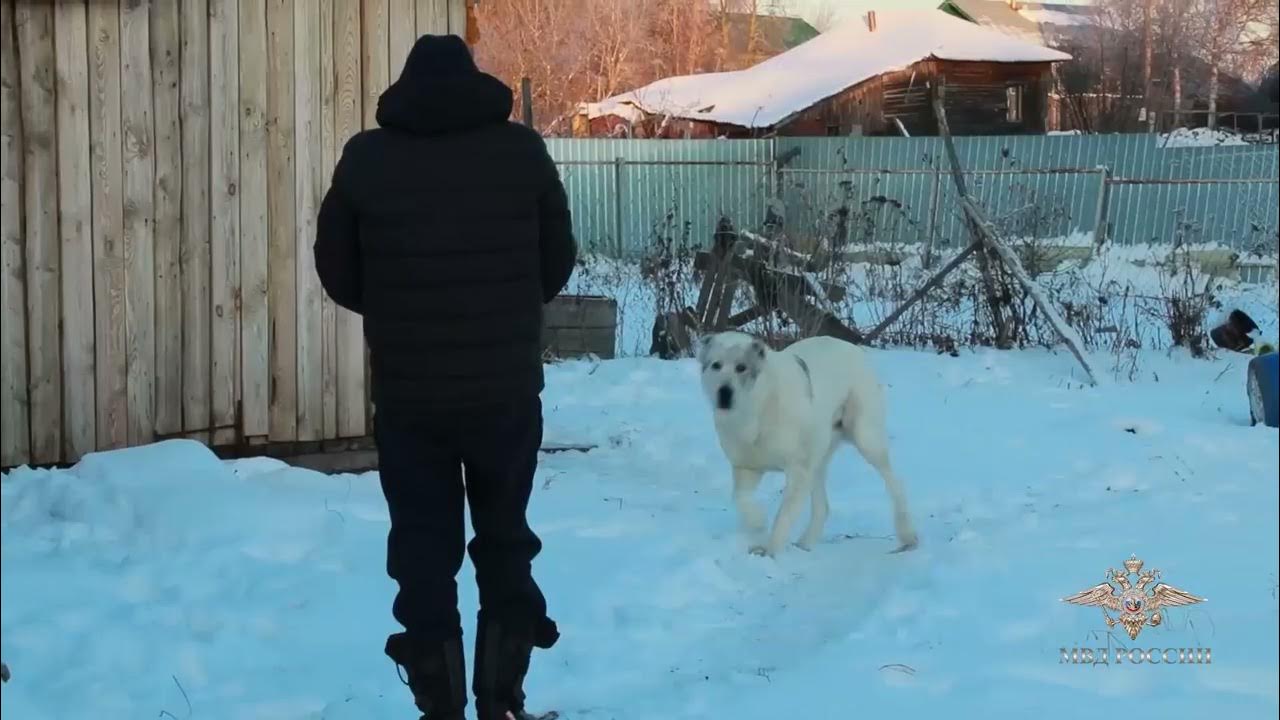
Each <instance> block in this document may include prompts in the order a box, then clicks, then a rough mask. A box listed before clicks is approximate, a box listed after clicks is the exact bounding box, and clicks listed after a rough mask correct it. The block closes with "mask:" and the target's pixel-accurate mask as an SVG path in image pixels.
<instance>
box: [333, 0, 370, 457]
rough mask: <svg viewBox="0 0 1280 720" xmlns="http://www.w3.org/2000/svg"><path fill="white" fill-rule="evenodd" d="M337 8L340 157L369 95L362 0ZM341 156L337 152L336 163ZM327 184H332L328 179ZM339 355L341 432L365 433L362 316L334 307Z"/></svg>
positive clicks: (340, 0) (342, 0) (360, 123)
mask: <svg viewBox="0 0 1280 720" xmlns="http://www.w3.org/2000/svg"><path fill="white" fill-rule="evenodd" d="M336 3H337V4H336V5H335V7H334V32H335V37H334V41H335V43H336V45H335V48H334V72H335V75H336V80H337V92H336V96H335V101H336V104H335V107H334V133H335V138H334V145H335V156H340V155H341V154H342V148H343V147H344V146H345V145H346V142H347V140H348V139H350V137H351V136H352V135H354V134H356V133H357V132H359V131H360V130H361V128H363V127H364V97H363V95H362V93H361V87H362V78H363V67H364V64H363V63H362V62H361V57H362V56H361V47H362V43H363V39H364V36H363V34H362V31H361V28H362V24H361V15H360V0H336ZM336 161H337V157H335V162H336ZM326 187H327V183H326ZM334 316H335V317H334V322H335V335H336V337H335V338H334V343H335V345H336V353H337V357H336V359H335V365H336V368H335V370H336V373H337V377H336V382H337V393H336V394H337V398H336V403H337V408H336V412H337V424H338V430H337V435H338V437H354V436H359V435H364V434H365V417H366V409H367V408H366V400H365V375H364V369H365V368H364V349H365V348H364V332H363V324H362V321H361V319H360V317H359V316H358V315H355V314H354V313H352V312H350V311H348V310H345V309H343V308H335V309H334Z"/></svg>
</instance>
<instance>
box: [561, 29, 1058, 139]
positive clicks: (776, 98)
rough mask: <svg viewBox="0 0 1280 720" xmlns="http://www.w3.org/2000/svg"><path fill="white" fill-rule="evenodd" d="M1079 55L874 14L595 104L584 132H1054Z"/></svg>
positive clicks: (583, 122) (583, 114) (584, 113)
mask: <svg viewBox="0 0 1280 720" xmlns="http://www.w3.org/2000/svg"><path fill="white" fill-rule="evenodd" d="M1070 57H1071V56H1070V55H1067V54H1066V53H1063V52H1059V51H1056V50H1051V49H1049V48H1046V47H1044V46H1042V45H1038V44H1033V43H1030V42H1027V41H1024V40H1020V39H1017V38H1013V37H1009V36H1007V35H1004V34H1001V33H999V32H995V31H993V30H989V29H986V28H983V27H980V26H978V25H975V24H973V23H971V22H966V21H964V20H961V19H959V18H957V17H954V16H952V15H949V14H947V13H943V12H938V11H936V10H893V11H877V12H872V13H868V14H867V15H866V16H865V17H863V18H857V19H853V20H849V21H847V22H845V23H843V24H841V25H839V26H837V27H835V28H833V29H831V30H829V31H827V32H825V33H822V34H820V35H818V36H817V37H816V38H813V39H812V40H809V41H807V42H805V43H802V44H800V45H799V46H797V47H795V48H793V49H791V50H789V51H787V52H785V53H782V54H781V55H778V56H775V57H773V58H770V59H768V60H765V61H764V62H761V63H759V64H756V65H753V66H751V67H749V68H747V69H745V70H737V71H733V72H723V73H706V74H701V75H685V76H679V77H671V78H664V79H662V80H659V81H657V82H654V83H651V84H649V85H646V86H645V87H642V88H638V89H636V90H632V91H630V92H626V93H623V94H621V95H616V96H614V97H611V98H608V99H606V100H603V101H601V102H599V103H588V104H584V105H583V106H581V108H580V112H579V114H578V117H577V119H576V120H575V122H574V128H575V135H578V136H580V137H582V136H591V137H608V136H614V137H617V136H632V137H662V138H682V137H688V138H710V137H729V138H739V137H766V136H770V135H785V136H814V135H851V134H867V135H892V134H901V133H903V132H906V133H908V134H910V135H931V134H936V132H937V127H936V123H935V121H934V115H933V110H932V105H931V100H932V98H933V95H934V93H939V94H940V95H941V97H942V101H943V105H944V106H945V107H946V109H947V115H948V120H949V125H950V127H951V130H952V132H954V133H955V134H957V135H961V134H963V135H998V134H1024V133H1042V132H1044V131H1045V121H1046V113H1047V109H1048V103H1047V98H1048V92H1049V87H1050V79H1049V71H1050V68H1051V66H1052V64H1053V63H1055V62H1061V61H1063V60H1069V59H1070Z"/></svg>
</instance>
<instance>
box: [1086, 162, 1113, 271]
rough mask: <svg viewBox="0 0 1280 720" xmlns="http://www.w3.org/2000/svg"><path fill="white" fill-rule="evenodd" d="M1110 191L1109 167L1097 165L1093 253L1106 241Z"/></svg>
mask: <svg viewBox="0 0 1280 720" xmlns="http://www.w3.org/2000/svg"><path fill="white" fill-rule="evenodd" d="M1110 192H1111V169H1110V168H1108V167H1107V166H1105V165H1100V166H1098V208H1097V211H1096V212H1095V213H1094V217H1093V253H1090V254H1091V255H1092V254H1094V253H1097V252H1098V251H1099V250H1101V249H1102V244H1103V243H1105V242H1106V241H1107V223H1108V222H1110V221H1109V220H1108V219H1107V213H1108V211H1109V208H1108V207H1107V205H1108V203H1107V199H1108V195H1109V193H1110Z"/></svg>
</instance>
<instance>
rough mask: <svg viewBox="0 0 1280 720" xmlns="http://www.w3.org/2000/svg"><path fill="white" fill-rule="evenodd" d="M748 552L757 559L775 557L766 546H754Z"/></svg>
mask: <svg viewBox="0 0 1280 720" xmlns="http://www.w3.org/2000/svg"><path fill="white" fill-rule="evenodd" d="M748 552H750V553H751V554H752V555H755V556H757V557H773V553H771V552H769V548H767V547H765V546H764V545H752V546H751V549H750V550H749V551H748Z"/></svg>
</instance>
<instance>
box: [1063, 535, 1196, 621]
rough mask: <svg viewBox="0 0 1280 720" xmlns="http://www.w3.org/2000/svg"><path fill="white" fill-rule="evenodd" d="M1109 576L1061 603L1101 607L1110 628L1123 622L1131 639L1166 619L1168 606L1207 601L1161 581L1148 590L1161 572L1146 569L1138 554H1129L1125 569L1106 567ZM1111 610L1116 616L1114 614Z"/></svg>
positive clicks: (1065, 598)
mask: <svg viewBox="0 0 1280 720" xmlns="http://www.w3.org/2000/svg"><path fill="white" fill-rule="evenodd" d="M1131 575H1134V576H1137V581H1136V582H1132V583H1131V582H1130V580H1129V576H1131ZM1106 578H1107V582H1104V583H1098V584H1097V585H1094V586H1093V587H1091V588H1089V589H1088V590H1082V591H1080V592H1078V593H1076V594H1075V595H1072V596H1070V597H1064V598H1062V602H1068V603H1071V604H1072V605H1092V606H1096V607H1100V608H1102V616H1103V617H1104V618H1106V621H1107V627H1109V628H1111V627H1115V626H1116V624H1117V623H1118V624H1120V625H1121V626H1123V627H1124V629H1125V632H1127V633H1128V634H1129V639H1130V640H1137V639H1138V633H1140V632H1142V628H1143V626H1145V625H1150V626H1151V627H1155V626H1157V625H1159V624H1160V623H1161V622H1162V621H1163V620H1164V615H1163V613H1162V611H1163V610H1164V609H1165V608H1167V607H1179V606H1182V605H1194V604H1196V603H1201V602H1204V601H1205V599H1204V598H1202V597H1196V596H1195V595H1192V594H1191V593H1189V592H1186V591H1185V590H1179V589H1178V588H1176V587H1174V586H1172V585H1169V584H1168V583H1163V582H1158V583H1156V584H1155V585H1154V586H1153V587H1152V588H1151V589H1150V590H1147V585H1150V584H1151V582H1152V581H1153V580H1157V579H1159V578H1160V571H1159V570H1156V569H1154V568H1152V569H1150V570H1146V571H1144V570H1143V569H1142V561H1141V560H1139V559H1138V558H1137V556H1136V555H1130V556H1129V559H1128V560H1125V561H1124V570H1123V571H1122V570H1119V569H1117V568H1111V569H1109V570H1107V573H1106ZM1112 583H1115V585H1112ZM1117 586H1118V587H1117ZM1108 610H1109V611H1111V612H1114V613H1117V615H1116V616H1115V617H1112V615H1111V612H1108Z"/></svg>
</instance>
